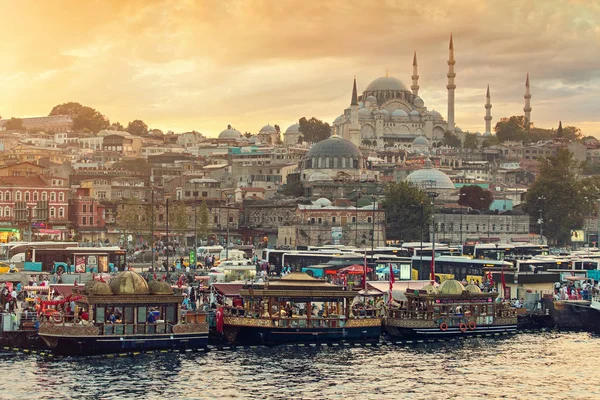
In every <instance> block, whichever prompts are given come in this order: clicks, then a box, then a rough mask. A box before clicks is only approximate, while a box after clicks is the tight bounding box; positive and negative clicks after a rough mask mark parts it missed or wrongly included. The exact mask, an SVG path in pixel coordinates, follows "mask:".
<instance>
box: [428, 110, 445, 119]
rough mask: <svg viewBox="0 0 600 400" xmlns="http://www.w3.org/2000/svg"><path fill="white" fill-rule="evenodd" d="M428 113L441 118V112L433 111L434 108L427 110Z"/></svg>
mask: <svg viewBox="0 0 600 400" xmlns="http://www.w3.org/2000/svg"><path fill="white" fill-rule="evenodd" d="M429 115H431V116H432V117H433V118H436V119H438V118H442V114H440V113H439V112H437V111H435V110H431V111H429Z"/></svg>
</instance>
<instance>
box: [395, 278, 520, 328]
mask: <svg viewBox="0 0 600 400" xmlns="http://www.w3.org/2000/svg"><path fill="white" fill-rule="evenodd" d="M404 296H405V301H402V302H400V303H398V304H393V305H392V307H390V309H389V311H388V315H387V316H386V318H385V321H384V327H385V329H386V331H387V333H388V334H389V335H390V336H391V338H399V339H432V338H433V339H441V338H445V337H452V336H454V337H459V336H474V335H480V334H501V333H505V332H506V333H509V332H516V330H517V312H516V309H514V308H512V307H511V305H510V303H508V302H497V301H496V300H497V297H498V293H497V292H489V293H485V292H482V291H481V289H480V288H479V286H477V285H474V284H470V285H467V286H466V287H465V286H463V285H462V283H460V282H459V281H457V280H454V279H449V280H446V281H444V282H442V283H441V285H440V286H439V287H436V286H434V285H433V284H429V285H426V286H424V287H423V288H422V289H421V290H411V289H407V291H406V292H405V293H404Z"/></svg>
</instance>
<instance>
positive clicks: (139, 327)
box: [96, 322, 173, 335]
mask: <svg viewBox="0 0 600 400" xmlns="http://www.w3.org/2000/svg"><path fill="white" fill-rule="evenodd" d="M96 326H97V327H98V328H100V335H160V334H167V333H172V332H173V324H171V323H170V322H154V323H143V324H108V323H107V324H96Z"/></svg>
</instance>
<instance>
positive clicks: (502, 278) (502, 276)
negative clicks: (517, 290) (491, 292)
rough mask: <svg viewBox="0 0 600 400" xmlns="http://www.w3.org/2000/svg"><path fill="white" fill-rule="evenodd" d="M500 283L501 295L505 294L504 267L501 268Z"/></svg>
mask: <svg viewBox="0 0 600 400" xmlns="http://www.w3.org/2000/svg"><path fill="white" fill-rule="evenodd" d="M500 280H501V281H502V293H506V279H504V267H502V275H500Z"/></svg>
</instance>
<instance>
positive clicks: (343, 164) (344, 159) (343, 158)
mask: <svg viewBox="0 0 600 400" xmlns="http://www.w3.org/2000/svg"><path fill="white" fill-rule="evenodd" d="M342 168H346V157H342Z"/></svg>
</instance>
